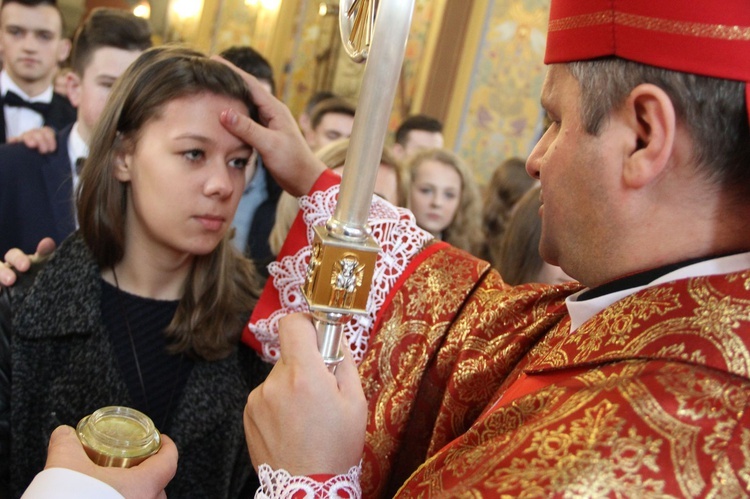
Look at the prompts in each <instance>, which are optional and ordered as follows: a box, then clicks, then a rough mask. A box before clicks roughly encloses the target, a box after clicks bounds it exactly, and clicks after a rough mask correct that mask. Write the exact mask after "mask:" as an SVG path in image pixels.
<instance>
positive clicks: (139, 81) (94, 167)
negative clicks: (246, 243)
mask: <svg viewBox="0 0 750 499" xmlns="http://www.w3.org/2000/svg"><path fill="white" fill-rule="evenodd" d="M205 92H208V93H212V94H217V95H223V96H228V97H230V98H233V99H237V100H240V101H241V102H244V103H245V104H246V105H247V108H248V112H250V114H256V113H255V107H254V105H253V103H252V97H251V95H250V92H249V90H248V89H247V87H246V86H245V83H244V81H243V80H242V78H241V77H240V76H239V75H238V74H236V73H235V72H234V71H232V70H231V69H230V68H229V67H228V66H226V65H224V64H222V63H220V62H218V61H213V60H211V59H209V58H207V57H206V56H205V55H203V54H201V53H199V52H195V51H192V50H189V49H186V48H179V47H169V46H161V47H156V48H152V49H149V50H147V51H145V52H144V53H143V54H141V55H140V57H138V59H136V61H135V62H134V63H133V64H132V65H131V66H130V67H129V68H128V69H127V70H126V71H125V73H124V74H123V75H122V76H121V77H120V78H119V79H118V80H117V82H116V83H115V86H114V88H113V89H112V93H111V94H110V98H109V100H108V102H107V104H106V106H105V108H104V111H103V112H102V116H101V118H100V119H99V122H98V123H97V126H96V128H95V129H94V134H93V137H92V140H91V151H90V154H89V156H88V159H87V160H86V163H85V165H84V167H83V170H82V172H81V181H80V185H79V187H78V197H77V198H78V201H77V209H78V221H79V225H80V232H81V235H82V236H83V239H84V241H85V242H86V244H87V245H88V247H89V248H90V250H91V252H92V254H93V256H94V259H95V260H96V262H97V264H98V265H99V266H100V267H101V268H109V267H113V266H114V265H115V264H116V263H118V262H119V261H120V260H121V259H122V258H123V256H124V252H125V219H126V205H127V199H128V197H127V191H128V189H129V188H130V187H129V184H123V183H121V182H119V181H118V180H117V179H116V178H115V177H114V175H113V170H114V168H115V165H116V160H117V157H118V155H120V154H122V152H123V151H126V150H128V148H129V147H133V146H134V144H135V143H136V142H137V141H138V140H139V133H140V132H141V130H142V129H143V127H144V126H145V125H146V124H147V123H148V122H149V121H150V120H152V119H154V118H156V117H158V116H159V115H160V113H161V112H162V110H163V109H164V107H165V106H166V105H167V104H168V103H169V102H172V101H174V100H175V99H179V98H183V97H189V96H193V95H197V94H201V93H205ZM229 238H230V234H229V232H228V233H227V234H226V235H225V237H224V239H223V240H222V241H221V242H220V243H219V245H218V246H217V247H216V248H215V249H214V251H212V252H211V253H209V254H208V255H203V256H197V257H196V258H195V260H194V261H193V267H192V269H191V270H190V274H189V275H188V278H187V281H186V283H185V289H184V292H183V296H182V298H181V300H180V303H179V306H178V308H177V312H176V313H175V316H174V318H173V319H172V323H171V324H170V325H169V327H168V328H167V334H168V335H169V336H170V337H171V338H172V339H173V341H174V344H173V349H174V351H178V352H189V353H193V354H195V355H198V356H199V357H201V358H204V359H207V360H212V359H217V358H221V357H224V356H226V355H228V354H229V353H230V352H231V350H232V349H233V348H234V345H235V344H236V342H237V339H238V337H239V334H240V333H241V331H242V327H243V325H244V322H245V321H246V320H247V314H248V311H250V310H251V309H252V307H253V306H254V305H255V301H256V298H257V296H258V287H257V273H256V271H255V268H254V267H253V264H252V263H251V262H250V261H249V260H247V259H245V258H243V257H242V256H241V255H240V254H239V253H238V252H237V251H236V250H235V249H234V247H233V245H232V243H231V241H230V240H229Z"/></svg>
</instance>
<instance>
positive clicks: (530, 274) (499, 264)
mask: <svg viewBox="0 0 750 499" xmlns="http://www.w3.org/2000/svg"><path fill="white" fill-rule="evenodd" d="M541 191H542V190H541V188H539V187H538V186H537V187H533V188H531V189H530V190H528V191H527V192H526V194H524V195H523V196H522V197H521V199H520V200H519V201H518V202H517V203H516V205H515V207H514V208H513V211H512V213H511V216H510V219H509V220H508V222H507V225H506V229H505V231H504V232H503V238H502V241H501V242H500V248H499V250H500V251H499V252H498V259H497V261H495V262H493V267H495V268H496V269H498V270H499V271H500V275H501V276H503V280H504V281H505V282H506V283H508V284H511V285H514V286H515V285H517V284H526V283H531V282H540V283H543V284H562V283H565V282H570V281H572V280H573V279H571V278H570V276H569V275H567V274H566V273H565V272H563V270H562V269H561V268H560V267H558V266H557V265H551V264H549V263H547V262H545V261H544V260H542V256H541V255H540V254H539V240H540V239H541V236H542V219H541V218H540V217H539V208H540V207H541V206H542V200H541V197H540V196H541V193H542V192H541Z"/></svg>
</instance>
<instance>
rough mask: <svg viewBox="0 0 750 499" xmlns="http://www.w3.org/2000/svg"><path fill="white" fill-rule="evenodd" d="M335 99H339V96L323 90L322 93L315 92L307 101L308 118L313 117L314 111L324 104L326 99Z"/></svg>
mask: <svg viewBox="0 0 750 499" xmlns="http://www.w3.org/2000/svg"><path fill="white" fill-rule="evenodd" d="M333 97H338V95H336V94H334V93H333V92H329V91H328V90H321V91H320V92H315V93H314V94H312V95H311V96H310V98H309V99H308V100H307V104H305V112H306V113H307V115H308V116H311V115H312V110H313V109H314V108H315V106H317V105H318V104H320V103H321V102H323V101H324V100H326V99H331V98H333Z"/></svg>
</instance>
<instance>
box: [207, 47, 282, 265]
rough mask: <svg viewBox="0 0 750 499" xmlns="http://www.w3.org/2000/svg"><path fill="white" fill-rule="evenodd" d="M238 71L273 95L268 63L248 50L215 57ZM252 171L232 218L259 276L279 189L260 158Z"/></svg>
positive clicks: (238, 245) (238, 240)
mask: <svg viewBox="0 0 750 499" xmlns="http://www.w3.org/2000/svg"><path fill="white" fill-rule="evenodd" d="M219 55H220V56H221V57H222V58H224V59H226V60H227V61H229V62H231V63H232V64H234V65H235V66H237V67H238V68H240V69H241V70H243V71H245V72H246V73H248V74H251V75H253V76H254V77H256V78H257V79H258V81H259V82H260V84H261V85H262V86H263V87H264V88H265V90H266V91H268V92H269V93H270V94H271V95H275V94H276V82H275V81H274V78H273V68H272V67H271V64H270V63H269V62H268V61H267V60H266V58H265V57H263V56H262V55H261V54H260V53H259V52H258V51H257V50H255V49H254V48H252V47H248V46H242V47H230V48H228V49H227V50H224V51H223V52H221V54H219ZM255 161H256V165H255V172H254V173H252V169H248V170H247V171H248V174H250V173H252V177H250V178H248V181H247V185H246V186H245V191H244V192H243V194H242V198H241V199H240V205H239V207H238V208H237V214H236V215H235V217H234V221H233V223H232V224H233V226H234V229H235V234H234V239H232V241H233V242H234V245H235V247H236V248H237V249H238V250H239V251H240V252H241V253H244V254H245V255H247V256H249V257H250V258H252V259H253V260H254V261H255V262H256V265H257V267H258V269H259V270H260V272H261V273H262V274H264V273H265V267H266V264H268V263H269V262H270V261H271V260H273V257H274V255H273V254H272V253H271V249H270V248H269V245H268V237H269V234H270V233H271V229H272V228H273V224H274V220H275V218H276V205H277V203H278V202H279V197H280V196H281V193H282V189H281V187H279V184H278V183H277V182H276V180H274V178H273V177H272V176H271V175H269V174H268V171H267V170H266V168H265V167H264V166H263V158H261V157H260V156H258V157H257V158H256V160H255Z"/></svg>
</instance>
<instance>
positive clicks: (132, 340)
mask: <svg viewBox="0 0 750 499" xmlns="http://www.w3.org/2000/svg"><path fill="white" fill-rule="evenodd" d="M112 276H113V277H114V280H115V287H116V288H117V303H118V305H119V307H120V312H121V313H122V317H123V319H124V320H125V328H126V329H127V330H128V338H129V339H130V349H131V351H132V353H133V360H134V361H135V370H136V373H137V374H138V382H139V383H140V385H141V393H142V394H143V400H144V401H145V402H146V408H147V409H148V412H151V403H150V401H149V398H148V394H147V392H146V383H145V382H144V381H143V372H142V371H141V363H140V361H139V358H138V351H137V349H136V347H135V338H133V331H132V330H131V329H130V320H128V312H127V310H126V309H125V305H124V304H123V302H122V293H123V291H122V290H121V289H120V282H119V281H118V280H117V272H115V268H114V266H113V267H112ZM182 360H183V356H182V355H180V364H179V367H178V369H177V376H176V377H175V381H174V385H173V386H172V390H171V393H170V395H169V401H168V402H167V410H166V412H165V413H164V420H163V421H162V424H161V426H160V427H159V428H160V429H162V430H163V428H164V427H165V425H166V423H167V421H168V420H169V415H170V412H171V411H172V402H173V401H174V396H175V392H176V391H177V385H179V384H180V376H181V370H182V369H181V368H182Z"/></svg>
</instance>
